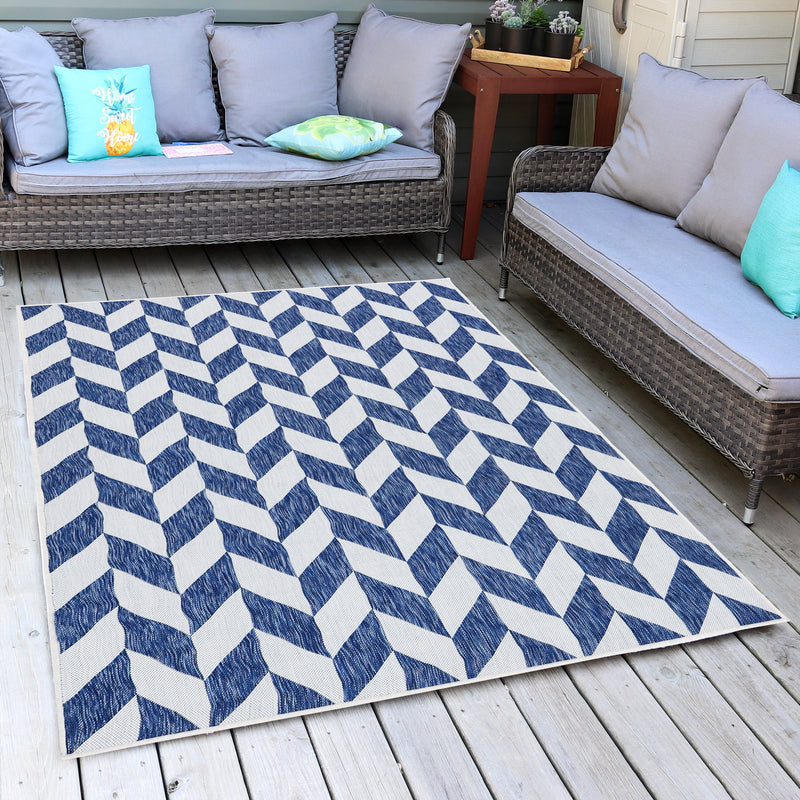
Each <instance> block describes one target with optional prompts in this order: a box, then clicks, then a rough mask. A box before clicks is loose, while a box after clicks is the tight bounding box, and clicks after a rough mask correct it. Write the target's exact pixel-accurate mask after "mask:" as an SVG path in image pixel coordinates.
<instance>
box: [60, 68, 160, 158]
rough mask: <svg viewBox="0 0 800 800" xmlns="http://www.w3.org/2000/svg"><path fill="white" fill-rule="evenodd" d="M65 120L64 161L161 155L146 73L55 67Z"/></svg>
mask: <svg viewBox="0 0 800 800" xmlns="http://www.w3.org/2000/svg"><path fill="white" fill-rule="evenodd" d="M54 69H55V71H56V77H57V78H58V85H59V88H60V89H61V96H62V97H63V98H64V112H65V114H66V117H67V140H68V150H67V161H96V160H98V159H101V158H116V157H121V156H122V157H132V156H155V155H163V151H162V149H161V144H160V142H159V141H158V133H157V131H156V112H155V107H154V106H153V94H152V91H151V89H150V67H149V66H146V65H145V66H141V67H124V68H119V69H110V70H96V69H67V68H65V67H55V68H54Z"/></svg>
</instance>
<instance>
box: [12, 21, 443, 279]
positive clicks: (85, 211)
mask: <svg viewBox="0 0 800 800" xmlns="http://www.w3.org/2000/svg"><path fill="white" fill-rule="evenodd" d="M46 36H47V38H48V40H49V41H50V43H51V44H52V45H53V47H54V48H55V50H56V52H57V53H58V54H59V56H60V57H61V59H62V61H63V63H64V66H66V67H82V66H83V55H82V48H81V41H80V39H79V38H78V37H77V36H76V35H75V34H72V33H52V34H46ZM354 36H355V31H352V30H351V31H337V32H336V33H335V52H336V63H337V70H338V76H339V78H341V76H342V72H343V69H344V65H345V63H346V61H347V58H348V55H349V52H350V47H351V44H352V41H353V38H354ZM215 91H216V99H217V107H218V110H219V111H220V114H222V113H223V112H222V105H221V102H220V98H219V91H218V88H217V85H216V81H215ZM249 149H250V150H254V149H259V148H249ZM6 150H7V148H6ZM2 151H3V141H2V137H1V136H0V177H2V195H3V196H2V197H0V251H2V250H17V249H35V248H53V249H60V248H89V247H142V246H151V245H176V244H210V243H223V242H232V241H235V242H242V241H266V240H278V239H294V238H307V237H343V236H366V235H381V234H397V233H411V232H432V231H433V232H436V233H437V234H439V247H438V253H437V260H438V262H439V263H441V262H442V260H443V257H444V240H445V232H446V231H447V228H448V225H449V222H450V202H451V194H452V185H453V164H454V156H455V126H454V124H453V121H452V119H451V118H450V117H449V116H448V115H447V114H446V113H444V112H442V111H437V112H436V114H435V119H434V154H435V156H436V157H438V159H437V163H436V170H438V174H436V173H435V172H434V175H433V177H431V176H430V175H426V177H425V178H413V179H376V180H363V179H362V180H359V181H353V182H348V181H341V180H340V181H330V180H319V181H314V180H311V181H308V182H305V181H302V182H298V183H296V184H294V183H289V184H287V183H285V182H283V183H278V184H272V185H269V183H268V184H267V185H259V184H258V181H252V180H250V181H249V182H248V185H245V186H241V187H237V186H234V187H228V188H202V189H197V190H190V191H167V190H158V191H153V190H146V189H145V190H142V191H131V190H126V191H124V192H119V191H114V190H113V189H111V190H110V189H108V188H106V189H105V190H104V191H100V192H92V191H90V192H88V193H77V192H76V193H74V194H64V193H60V194H47V193H42V194H33V193H22V192H19V191H16V190H15V189H14V188H13V187H12V184H11V182H10V180H9V174H8V169H7V168H6V169H5V170H4V167H3V164H4V162H3V152H2ZM284 155H285V156H286V157H288V158H291V157H292V156H291V154H284ZM427 155H428V156H430V155H431V154H427ZM6 158H8V153H7V152H6ZM296 158H302V157H296ZM174 160H175V161H176V162H177V161H181V162H183V161H191V159H174ZM6 166H7V165H6ZM429 172H430V170H429ZM1 275H2V273H1V272H0V276H1Z"/></svg>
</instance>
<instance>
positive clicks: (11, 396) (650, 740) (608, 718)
mask: <svg viewBox="0 0 800 800" xmlns="http://www.w3.org/2000/svg"><path fill="white" fill-rule="evenodd" d="M501 225H502V212H501V210H499V209H487V210H486V212H485V214H484V218H483V221H482V226H481V232H480V240H479V247H478V251H477V253H476V258H475V259H474V260H473V261H472V262H470V263H466V262H462V261H460V260H459V259H458V258H457V256H456V255H455V252H454V251H455V249H457V247H458V244H459V239H460V228H459V227H458V225H457V224H455V225H454V226H453V228H452V229H451V232H450V234H449V238H448V242H449V245H450V248H451V249H450V251H449V252H448V256H447V259H446V263H445V264H444V265H443V266H442V267H437V266H436V265H435V264H433V263H432V261H431V259H430V257H431V256H432V254H433V253H434V251H435V247H434V240H435V237H431V236H427V235H417V236H412V237H385V238H381V239H377V240H373V239H352V240H341V241H334V240H330V241H311V242H309V241H297V242H280V243H276V244H266V245H262V244H245V245H242V246H236V245H224V246H217V247H208V248H200V247H173V248H148V249H143V250H132V251H127V250H122V251H74V252H71V253H65V252H62V253H59V254H55V253H53V252H52V251H37V252H26V253H23V254H21V255H20V259H19V261H20V264H19V270H18V269H17V261H16V259H15V258H14V256H13V254H11V255H9V254H6V255H5V256H4V262H5V265H6V286H5V287H3V288H2V290H0V296H2V318H0V328H1V330H0V336H1V337H2V338H0V369H2V371H3V380H2V384H1V385H2V388H0V423H1V424H2V426H3V430H2V436H0V468H2V470H3V472H2V475H3V487H2V492H3V495H2V496H3V506H2V514H3V517H2V519H3V527H4V534H5V535H4V538H3V542H2V551H0V552H2V558H0V563H2V564H3V586H4V589H5V593H4V595H3V597H2V601H0V602H2V605H0V614H2V616H0V619H1V620H2V622H1V623H0V625H2V627H1V628H0V630H2V632H3V633H4V634H5V637H4V641H6V642H7V643H8V642H12V643H13V646H12V647H4V648H2V649H0V674H2V675H3V676H4V686H3V688H2V690H0V731H2V733H1V734H0V735H1V736H2V738H0V796H1V797H2V798H3V800H17V798H23V797H24V798H39V797H47V798H64V799H65V800H78V798H81V797H82V798H91V799H92V800H93V799H94V798H99V797H109V798H110V797H114V796H116V797H117V798H122V797H130V798H139V797H147V798H151V797H155V798H158V797H170V798H192V800H194V799H195V798H198V799H200V798H218V797H226V798H232V800H238V798H250V799H251V800H272V799H273V798H281V800H294V799H295V798H298V799H299V798H309V799H310V800H329V798H330V799H334V798H335V799H337V800H338V798H348V797H353V798H359V800H360V799H361V798H370V797H381V798H386V799H387V800H395V799H396V800H401V799H402V800H408V799H409V798H410V797H413V798H414V800H423V799H424V798H428V797H430V798H435V800H439V798H449V797H453V798H459V800H461V799H462V798H472V797H474V798H489V797H492V798H495V800H505V798H517V797H518V798H520V800H522V798H538V797H547V798H551V797H552V798H559V797H568V796H572V797H575V798H592V799H593V798H612V797H614V798H618V797H624V798H626V800H627V798H648V797H655V798H665V800H666V799H667V798H669V800H671V799H672V798H673V797H682V796H684V797H692V798H696V797H703V798H706V797H709V798H714V797H747V800H750V798H751V797H752V798H767V799H769V798H773V797H774V798H776V799H777V798H781V800H784V798H800V789H799V788H798V783H800V767H798V759H797V758H796V752H797V747H796V741H797V739H798V735H799V734H800V635H798V633H797V630H796V629H795V628H794V627H792V626H790V625H781V626H776V627H772V628H768V629H763V630H756V631H749V632H744V633H741V634H738V635H735V636H729V637H722V638H720V639H718V640H712V641H708V642H699V643H694V644H691V645H686V646H684V647H678V648H672V649H667V650H663V651H653V652H649V653H643V654H637V655H632V656H628V657H626V658H620V659H608V660H603V661H597V662H590V663H586V664H579V665H574V666H571V667H568V668H567V669H559V668H557V669H552V670H545V671H542V672H537V673H532V674H529V675H524V676H518V677H515V678H509V679H506V680H504V681H491V682H488V683H485V684H474V685H470V686H465V687H456V688H454V689H451V690H446V691H442V692H438V693H431V694H427V695H420V696H417V697H412V698H406V699H401V700H393V701H388V702H386V703H379V704H374V705H373V706H364V707H360V708H357V709H349V710H346V711H342V712H330V713H326V714H321V715H314V716H309V717H307V718H306V719H305V720H301V719H291V720H284V721H279V722H275V723H269V724H266V725H258V726H253V727H250V728H244V729H239V730H236V731H234V732H232V733H231V732H227V731H226V732H220V733H216V734H212V735H210V736H198V737H193V738H187V739H178V740H174V741H172V742H165V743H161V744H159V745H157V746H153V745H151V746H144V747H140V748H135V749H129V750H123V751H119V752H117V753H110V754H104V755H100V756H94V757H87V758H83V759H80V760H79V761H75V760H68V761H62V760H60V758H59V756H58V754H57V745H56V734H55V709H54V700H53V695H52V686H51V677H50V667H49V653H48V652H47V641H46V640H47V636H46V635H45V631H46V625H45V622H44V620H45V616H44V608H43V590H42V583H41V576H40V565H39V554H38V533H37V531H36V523H35V513H34V505H33V489H32V486H33V484H32V480H33V478H32V467H31V463H30V456H29V445H28V442H27V431H26V428H25V421H24V402H23V399H22V376H21V359H20V355H19V349H18V348H19V346H18V341H17V330H16V318H15V312H14V307H15V306H16V305H17V304H19V303H20V302H22V300H23V299H24V301H25V302H29V303H30V302H53V301H58V300H61V299H64V298H65V297H66V298H67V299H69V300H74V301H77V300H91V299H100V298H104V297H108V298H114V299H121V298H124V297H134V296H144V295H145V294H146V295H148V296H151V297H159V296H170V295H176V294H181V293H188V294H194V293H207V292H214V291H223V290H224V291H246V290H253V289H258V288H285V287H290V286H297V285H325V284H328V285H330V284H334V283H353V282H364V281H369V280H379V281H380V280H398V279H406V278H410V279H419V278H429V277H438V276H439V275H446V276H448V277H451V278H452V279H453V281H454V282H455V283H456V285H457V286H458V287H459V288H460V289H461V290H462V291H464V292H465V293H466V294H467V296H469V297H470V299H471V300H472V301H473V302H474V303H475V304H476V305H477V306H478V307H479V308H480V309H481V310H483V311H484V313H486V314H487V316H488V317H489V318H490V319H491V320H492V321H493V322H494V323H495V324H496V325H497V326H498V327H499V328H500V329H501V330H502V331H503V332H504V333H505V334H506V335H507V336H508V337H509V338H510V339H511V340H512V341H513V342H514V343H515V344H516V345H517V346H518V347H520V349H522V351H523V352H524V353H525V354H526V355H527V356H528V357H529V358H531V360H532V361H533V362H534V363H535V364H536V365H537V366H538V367H539V368H540V369H541V370H542V372H543V374H545V375H546V376H547V377H549V378H550V379H551V380H553V382H554V383H556V385H557V386H558V387H559V388H560V389H561V390H562V391H564V393H565V394H566V395H567V397H568V398H569V399H570V400H572V401H573V402H574V403H575V404H576V405H577V406H578V407H579V408H580V409H581V410H582V411H584V413H586V414H587V416H589V417H590V418H591V419H592V420H593V421H594V422H595V424H597V425H598V426H599V427H600V428H601V429H602V430H603V431H604V432H605V433H606V435H607V436H608V437H609V438H610V439H611V441H612V442H613V443H614V444H615V445H616V446H618V447H619V449H620V450H622V451H623V452H625V453H626V454H628V455H629V456H632V457H633V460H634V463H636V464H637V465H638V466H639V467H640V468H641V469H642V470H643V472H645V474H646V475H648V477H649V478H650V479H651V480H652V481H653V482H654V483H655V484H656V486H658V488H660V489H661V490H662V491H664V493H665V494H666V495H667V496H668V497H669V498H670V499H671V500H672V502H673V503H674V504H675V505H676V506H677V507H678V508H679V509H680V510H681V511H682V512H683V513H685V514H686V515H687V516H688V517H689V518H690V519H691V520H692V521H693V522H694V523H695V524H696V525H698V527H699V528H700V529H701V530H702V531H703V532H704V533H705V535H706V536H708V538H709V539H710V540H711V541H712V542H713V543H714V544H716V546H717V547H719V548H720V549H721V550H722V551H723V552H724V553H725V555H726V556H727V557H728V558H730V559H731V560H732V561H733V562H734V563H735V564H736V565H737V566H738V567H739V568H740V569H742V570H743V571H744V572H745V573H746V574H747V575H748V577H750V579H751V580H752V581H753V582H754V583H755V584H756V585H757V586H758V587H759V588H760V589H761V590H762V591H764V592H765V593H766V594H767V595H768V596H769V597H770V599H772V600H773V602H775V603H776V604H777V605H778V606H779V607H781V608H782V610H784V612H785V613H787V614H788V615H789V616H790V618H793V619H798V618H800V574H798V573H800V521H798V520H800V492H798V487H800V483H798V482H795V483H782V482H780V481H772V482H768V485H767V487H766V491H765V497H764V500H762V508H760V510H759V517H758V519H757V522H756V525H755V526H754V528H753V529H752V530H750V529H748V528H746V527H745V526H743V525H742V524H741V522H739V520H738V518H737V515H736V513H735V512H736V511H737V510H738V508H739V506H740V505H741V502H742V498H743V492H744V481H743V478H742V477H741V475H740V474H739V473H738V471H737V470H735V468H733V467H730V465H729V464H728V463H727V462H726V461H725V460H724V459H723V458H722V457H721V456H719V455H718V454H717V453H716V451H714V450H713V448H711V447H710V445H708V444H707V443H705V442H704V441H703V440H702V439H700V437H698V436H697V435H695V434H694V433H692V432H691V431H689V430H688V429H686V427H685V426H684V425H682V424H681V423H679V422H678V421H677V420H675V418H674V417H673V416H672V415H671V414H670V413H669V412H667V411H666V410H665V409H663V408H662V407H661V406H660V405H659V404H658V403H656V402H655V401H654V400H652V399H651V398H650V397H649V396H648V395H647V394H646V393H644V392H643V391H642V390H641V389H640V388H639V387H638V386H636V385H635V384H634V383H633V382H632V381H630V380H629V379H627V378H626V377H625V376H623V375H622V374H621V373H619V372H618V371H617V370H616V369H615V368H614V367H613V366H612V365H610V364H609V362H608V361H607V360H606V359H604V358H602V357H601V356H599V355H598V354H597V353H596V352H595V351H594V350H593V349H592V348H591V347H590V346H588V345H587V344H586V343H585V342H584V340H583V339H582V338H581V337H580V336H578V335H577V334H575V333H574V332H572V331H570V330H569V329H568V328H567V327H566V326H565V325H564V324H563V323H562V322H560V321H559V320H558V319H557V318H556V317H554V315H552V314H551V313H550V312H549V311H547V309H545V308H543V307H542V306H541V304H539V303H538V302H537V301H535V299H533V298H532V297H531V295H530V293H529V292H527V290H525V289H524V288H523V287H520V286H519V285H518V284H517V285H514V284H512V287H511V288H512V291H511V293H510V295H509V298H510V302H508V303H499V302H498V301H497V300H496V293H495V287H496V283H497V253H498V248H499V239H500V226H501ZM18 272H19V273H20V274H18ZM20 277H21V281H20ZM34 632H37V633H38V635H35V633H34ZM31 634H34V635H31ZM23 700H24V701H23ZM9 730H13V731H15V735H14V736H9V734H8V733H7V731H9ZM398 763H399V766H398Z"/></svg>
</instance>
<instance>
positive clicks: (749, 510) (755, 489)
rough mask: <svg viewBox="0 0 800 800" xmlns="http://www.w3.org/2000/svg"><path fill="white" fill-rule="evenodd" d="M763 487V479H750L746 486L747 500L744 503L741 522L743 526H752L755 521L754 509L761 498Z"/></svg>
mask: <svg viewBox="0 0 800 800" xmlns="http://www.w3.org/2000/svg"><path fill="white" fill-rule="evenodd" d="M763 485H764V479H763V478H751V479H750V483H749V484H748V485H747V499H746V500H745V503H744V516H743V517H742V522H744V524H745V525H752V524H753V522H755V519H756V509H757V508H758V501H759V499H760V497H761V487H762V486H763Z"/></svg>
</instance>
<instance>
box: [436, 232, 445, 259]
mask: <svg viewBox="0 0 800 800" xmlns="http://www.w3.org/2000/svg"><path fill="white" fill-rule="evenodd" d="M446 249H447V234H446V233H440V234H439V248H438V250H437V251H436V263H437V264H444V252H445V250H446Z"/></svg>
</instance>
